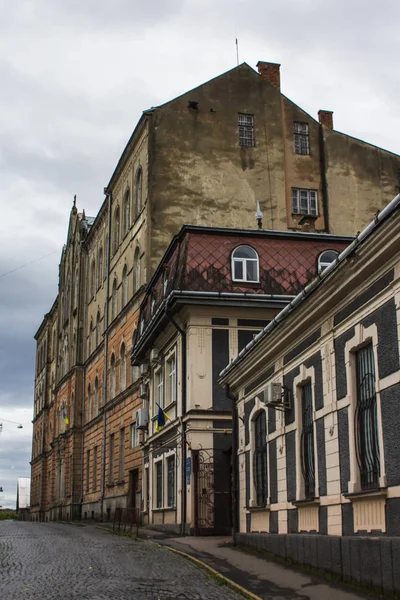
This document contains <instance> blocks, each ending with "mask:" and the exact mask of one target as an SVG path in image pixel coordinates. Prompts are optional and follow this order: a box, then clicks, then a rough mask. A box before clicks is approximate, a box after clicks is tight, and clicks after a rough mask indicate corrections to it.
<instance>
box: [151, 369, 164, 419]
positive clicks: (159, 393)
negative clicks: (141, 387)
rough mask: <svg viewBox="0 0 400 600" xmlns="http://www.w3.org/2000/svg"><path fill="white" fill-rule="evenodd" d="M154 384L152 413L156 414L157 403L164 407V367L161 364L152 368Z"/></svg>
mask: <svg viewBox="0 0 400 600" xmlns="http://www.w3.org/2000/svg"><path fill="white" fill-rule="evenodd" d="M153 381H154V385H153V390H154V393H153V397H154V415H155V416H156V415H157V411H158V407H157V403H158V404H159V405H160V406H161V408H164V368H163V365H161V366H159V367H158V368H157V369H155V370H154V378H153Z"/></svg>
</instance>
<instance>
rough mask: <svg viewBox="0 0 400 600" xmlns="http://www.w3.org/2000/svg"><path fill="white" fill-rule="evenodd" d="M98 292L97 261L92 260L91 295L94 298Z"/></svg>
mask: <svg viewBox="0 0 400 600" xmlns="http://www.w3.org/2000/svg"><path fill="white" fill-rule="evenodd" d="M95 292H96V262H95V260H94V259H93V260H92V268H91V271H90V297H91V298H93V296H94V295H95Z"/></svg>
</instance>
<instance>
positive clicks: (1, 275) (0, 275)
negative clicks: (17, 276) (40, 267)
mask: <svg viewBox="0 0 400 600" xmlns="http://www.w3.org/2000/svg"><path fill="white" fill-rule="evenodd" d="M56 252H58V250H53V251H52V252H49V253H48V254H43V256H40V257H39V258H35V260H31V261H30V262H27V263H25V264H24V265H20V266H19V267H16V268H15V269H11V271H6V272H5V273H0V278H1V277H5V276H6V275H10V274H11V273H15V271H19V270H20V269H24V268H25V267H28V266H29V265H33V263H37V262H39V261H40V260H43V259H44V258H47V257H48V256H51V255H52V254H55V253H56Z"/></svg>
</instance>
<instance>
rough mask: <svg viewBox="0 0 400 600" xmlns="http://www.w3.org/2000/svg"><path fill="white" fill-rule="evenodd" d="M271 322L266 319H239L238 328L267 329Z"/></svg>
mask: <svg viewBox="0 0 400 600" xmlns="http://www.w3.org/2000/svg"><path fill="white" fill-rule="evenodd" d="M270 322H271V320H269V321H268V320H265V319H238V322H237V324H238V327H263V328H264V327H266V326H267V325H268V323H270Z"/></svg>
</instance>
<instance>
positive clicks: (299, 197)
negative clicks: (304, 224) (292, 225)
mask: <svg viewBox="0 0 400 600" xmlns="http://www.w3.org/2000/svg"><path fill="white" fill-rule="evenodd" d="M292 213H293V214H294V215H309V216H318V202H317V192H316V190H302V189H299V188H293V189H292Z"/></svg>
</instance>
